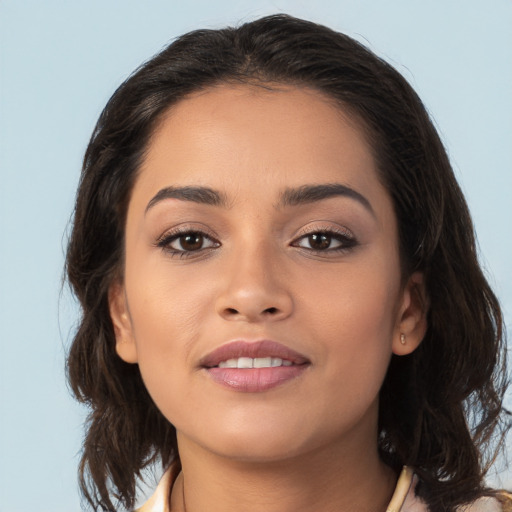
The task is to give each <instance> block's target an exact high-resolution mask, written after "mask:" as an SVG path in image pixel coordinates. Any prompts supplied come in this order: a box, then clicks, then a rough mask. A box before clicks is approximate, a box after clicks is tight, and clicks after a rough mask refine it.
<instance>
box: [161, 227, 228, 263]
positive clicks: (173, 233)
mask: <svg viewBox="0 0 512 512" xmlns="http://www.w3.org/2000/svg"><path fill="white" fill-rule="evenodd" d="M189 233H197V234H200V235H202V236H203V237H205V238H207V239H209V240H210V241H212V242H213V243H214V245H213V246H210V247H204V248H201V249H197V250H194V251H185V250H179V249H174V248H171V247H170V244H171V242H173V241H174V240H177V239H178V238H180V237H181V236H184V235H186V234H189ZM153 245H154V246H155V247H157V248H159V249H161V250H163V251H164V252H167V253H169V254H170V255H171V256H180V257H191V256H198V255H199V254H201V253H203V252H205V251H208V250H210V249H214V248H216V247H219V246H220V245H221V244H220V242H219V240H218V237H217V236H216V235H215V234H214V233H213V232H212V230H211V229H209V228H208V227H207V226H205V225H204V224H199V225H198V224H196V223H184V224H179V225H178V226H173V227H172V228H170V229H167V230H166V231H164V232H163V233H162V234H161V235H160V236H158V237H157V239H156V240H155V242H154V243H153Z"/></svg>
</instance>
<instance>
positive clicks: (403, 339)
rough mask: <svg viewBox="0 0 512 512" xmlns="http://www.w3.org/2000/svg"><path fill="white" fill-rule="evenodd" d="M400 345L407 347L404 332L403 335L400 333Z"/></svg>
mask: <svg viewBox="0 0 512 512" xmlns="http://www.w3.org/2000/svg"><path fill="white" fill-rule="evenodd" d="M400 343H401V344H402V345H405V343H406V342H405V334H404V333H403V332H402V333H400Z"/></svg>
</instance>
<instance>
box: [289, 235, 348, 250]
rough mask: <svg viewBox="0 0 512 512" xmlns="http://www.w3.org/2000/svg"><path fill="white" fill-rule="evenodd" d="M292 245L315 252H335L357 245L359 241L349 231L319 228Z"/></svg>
mask: <svg viewBox="0 0 512 512" xmlns="http://www.w3.org/2000/svg"><path fill="white" fill-rule="evenodd" d="M292 245H293V246H294V247H301V248H303V249H307V250H309V251H315V252H331V251H332V252H335V251H342V250H348V249H350V248H351V247H354V246H355V245H357V241H356V239H355V238H354V236H353V235H352V234H351V233H349V232H346V233H344V232H343V233H342V232H337V231H331V230H319V231H314V232H311V233H308V234H306V235H303V236H301V237H300V238H297V239H296V240H295V241H294V242H293V243H292Z"/></svg>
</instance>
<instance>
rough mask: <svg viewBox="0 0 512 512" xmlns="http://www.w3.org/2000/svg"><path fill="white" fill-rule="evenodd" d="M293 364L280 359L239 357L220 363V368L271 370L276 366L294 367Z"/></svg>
mask: <svg viewBox="0 0 512 512" xmlns="http://www.w3.org/2000/svg"><path fill="white" fill-rule="evenodd" d="M292 364H293V363H292V362H291V361H288V360H287V359H281V358H280V357H255V358H252V357H238V358H236V359H228V360H226V361H221V362H220V363H219V368H271V367H276V366H292Z"/></svg>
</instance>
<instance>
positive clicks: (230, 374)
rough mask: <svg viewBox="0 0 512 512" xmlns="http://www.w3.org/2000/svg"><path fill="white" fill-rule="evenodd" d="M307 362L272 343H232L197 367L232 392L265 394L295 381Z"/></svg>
mask: <svg viewBox="0 0 512 512" xmlns="http://www.w3.org/2000/svg"><path fill="white" fill-rule="evenodd" d="M309 364H310V361H309V360H308V359H307V358H306V357H305V356H303V355H302V354H299V353H298V352H296V351H294V350H291V349H290V348H288V347H286V346H284V345H282V344H280V343H277V342H275V341H269V340H262V341H256V342H246V341H235V342H231V343H227V344H226V345H223V346H221V347H219V348H218V349H216V350H214V351H213V352H211V353H210V354H208V355H207V356H206V357H204V358H203V359H202V360H201V361H200V365H201V367H202V368H204V370H205V371H206V372H207V373H208V374H209V376H210V377H211V378H212V379H213V380H214V381H215V382H217V383H219V384H221V385H224V386H227V387H229V388H231V389H233V390H236V391H242V392H246V393H256V392H261V391H266V390H267V389H271V388H273V387H276V386H278V385H280V384H283V383H285V382H287V381H289V380H291V379H295V378H296V377H298V376H299V375H301V374H302V372H303V371H304V370H305V369H306V368H307V367H308V366H309Z"/></svg>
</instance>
